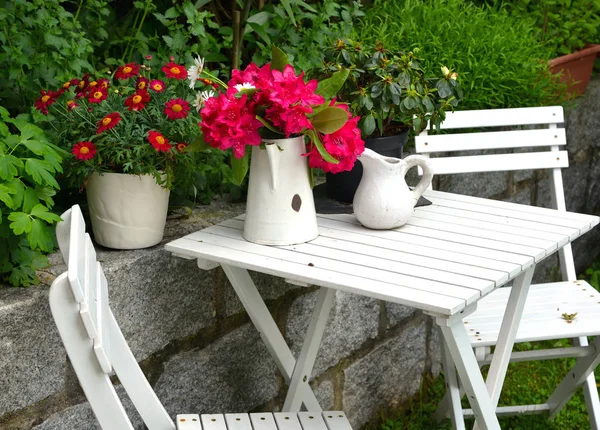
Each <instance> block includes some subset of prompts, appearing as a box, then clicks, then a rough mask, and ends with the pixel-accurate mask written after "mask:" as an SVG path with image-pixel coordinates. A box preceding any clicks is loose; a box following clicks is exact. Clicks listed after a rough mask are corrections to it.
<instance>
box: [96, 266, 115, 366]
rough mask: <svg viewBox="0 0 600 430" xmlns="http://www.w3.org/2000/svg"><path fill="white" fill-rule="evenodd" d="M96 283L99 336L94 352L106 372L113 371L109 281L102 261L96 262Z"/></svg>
mask: <svg viewBox="0 0 600 430" xmlns="http://www.w3.org/2000/svg"><path fill="white" fill-rule="evenodd" d="M96 266H97V267H96V277H97V281H96V284H97V285H98V289H97V294H96V306H95V307H96V321H97V322H98V337H97V338H95V339H94V352H95V353H96V358H98V363H99V364H100V367H101V368H102V371H103V372H104V373H110V372H112V363H111V360H110V353H111V350H110V345H111V343H110V337H111V330H110V326H109V325H108V319H109V318H110V308H109V306H108V282H107V281H106V276H104V271H103V270H102V266H100V263H98V262H96Z"/></svg>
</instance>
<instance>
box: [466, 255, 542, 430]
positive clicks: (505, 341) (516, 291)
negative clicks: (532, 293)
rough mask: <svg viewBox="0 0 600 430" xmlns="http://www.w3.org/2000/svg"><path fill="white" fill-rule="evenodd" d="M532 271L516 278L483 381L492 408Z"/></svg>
mask: <svg viewBox="0 0 600 430" xmlns="http://www.w3.org/2000/svg"><path fill="white" fill-rule="evenodd" d="M533 270H534V267H530V268H529V269H527V270H526V271H525V272H523V273H522V274H521V275H519V276H517V278H516V279H515V282H514V284H513V287H512V289H511V292H510V295H509V297H508V303H507V307H506V311H505V313H504V318H503V319H502V326H501V327H500V333H499V335H498V342H497V343H496V349H495V351H494V358H493V359H492V362H491V364H490V368H489V370H488V375H487V379H486V381H485V385H486V388H487V390H488V393H490V399H491V402H492V406H493V407H494V408H495V407H496V406H497V405H498V400H499V399H500V392H501V391H502V385H503V384H504V378H505V377H506V371H507V370H508V363H509V362H510V354H511V352H512V348H513V345H514V344H515V337H516V335H517V329H518V328H519V322H520V320H521V315H522V314H523V309H524V308H525V300H526V298H527V293H528V291H529V286H530V284H531V278H532V277H533ZM483 428H485V427H483ZM478 429H479V424H478V423H475V425H474V426H473V430H478Z"/></svg>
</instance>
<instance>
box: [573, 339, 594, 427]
mask: <svg viewBox="0 0 600 430" xmlns="http://www.w3.org/2000/svg"><path fill="white" fill-rule="evenodd" d="M573 341H574V343H575V345H576V346H588V339H587V337H580V338H577V339H573ZM583 397H584V398H585V405H586V408H587V412H588V416H589V419H590V428H591V430H599V429H600V400H599V399H598V388H597V387H596V377H595V375H594V372H592V373H590V375H589V376H588V377H587V379H586V381H585V383H584V384H583Z"/></svg>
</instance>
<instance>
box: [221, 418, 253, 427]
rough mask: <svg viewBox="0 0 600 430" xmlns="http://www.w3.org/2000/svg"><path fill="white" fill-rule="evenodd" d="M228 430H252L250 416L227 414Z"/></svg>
mask: <svg viewBox="0 0 600 430" xmlns="http://www.w3.org/2000/svg"><path fill="white" fill-rule="evenodd" d="M225 423H227V429H228V430H252V424H251V423H250V417H249V416H248V414H225Z"/></svg>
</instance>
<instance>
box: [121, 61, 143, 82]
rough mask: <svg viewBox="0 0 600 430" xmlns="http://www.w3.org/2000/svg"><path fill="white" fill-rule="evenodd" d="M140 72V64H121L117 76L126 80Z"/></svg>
mask: <svg viewBox="0 0 600 430" xmlns="http://www.w3.org/2000/svg"><path fill="white" fill-rule="evenodd" d="M139 73H140V66H139V65H137V64H135V63H127V64H125V65H124V66H119V68H118V69H117V71H116V72H115V78H117V79H119V80H125V79H128V78H131V77H132V76H137V75H138V74H139Z"/></svg>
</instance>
